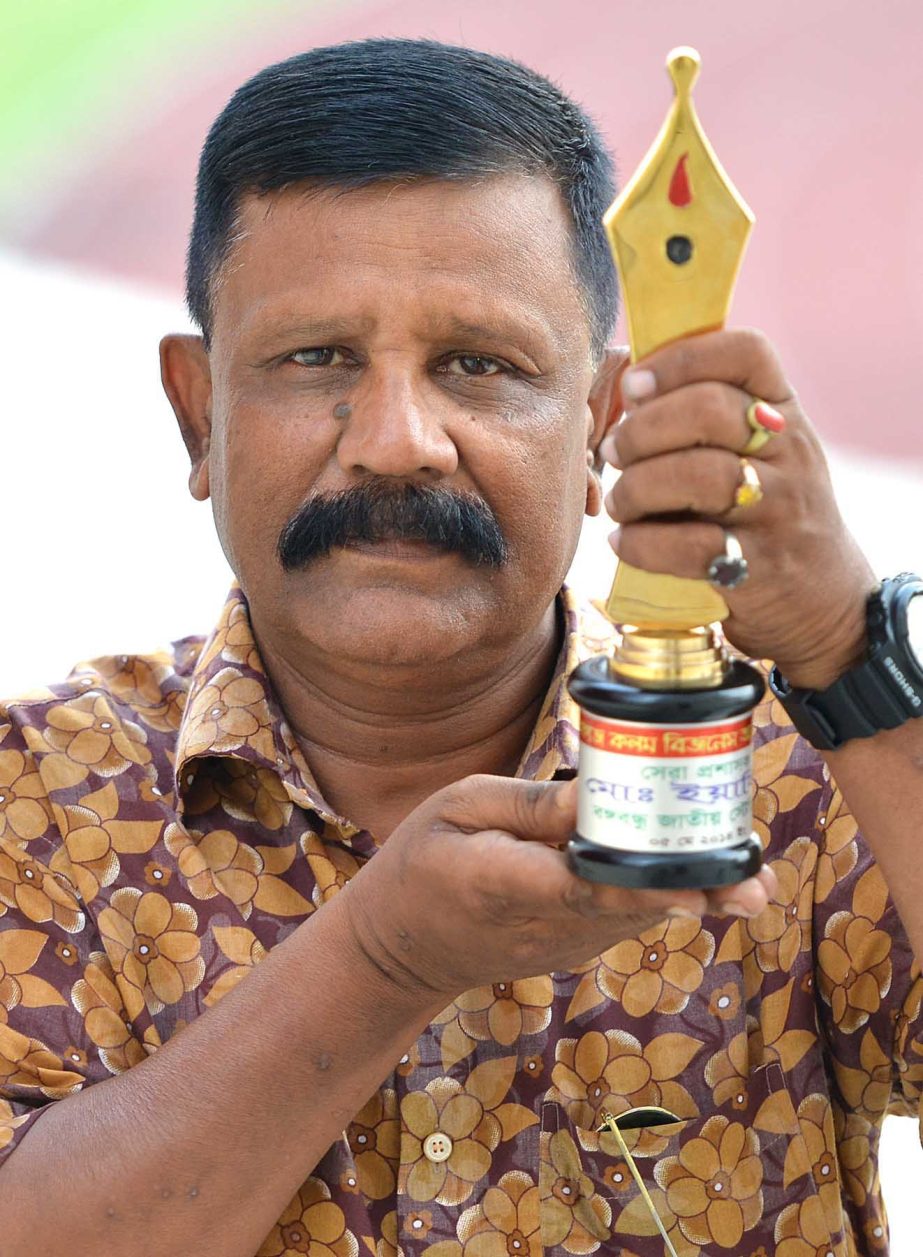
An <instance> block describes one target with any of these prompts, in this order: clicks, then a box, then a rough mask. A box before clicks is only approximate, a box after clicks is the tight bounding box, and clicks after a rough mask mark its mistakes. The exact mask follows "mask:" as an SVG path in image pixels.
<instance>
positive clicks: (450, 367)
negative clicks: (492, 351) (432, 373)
mask: <svg viewBox="0 0 923 1257" xmlns="http://www.w3.org/2000/svg"><path fill="white" fill-rule="evenodd" d="M444 370H445V371H446V372H447V373H448V374H449V375H498V374H499V373H500V372H501V371H502V370H503V366H502V364H501V363H499V362H498V361H497V359H496V358H485V357H484V356H483V355H481V354H454V355H453V357H451V358H449V360H448V361H447V362H446V364H445V367H444Z"/></svg>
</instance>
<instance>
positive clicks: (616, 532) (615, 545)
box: [609, 528, 622, 554]
mask: <svg viewBox="0 0 923 1257" xmlns="http://www.w3.org/2000/svg"><path fill="white" fill-rule="evenodd" d="M621 538H622V530H621V528H613V529H612V532H610V534H609V545H610V546H611V547H612V549H613V550H614V551H615V553H616V554H618V552H619V541H620V540H621Z"/></svg>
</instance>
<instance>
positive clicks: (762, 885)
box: [708, 864, 779, 917]
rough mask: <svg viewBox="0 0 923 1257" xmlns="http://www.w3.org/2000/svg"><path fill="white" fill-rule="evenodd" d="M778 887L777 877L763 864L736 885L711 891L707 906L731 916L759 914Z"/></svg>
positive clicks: (753, 915)
mask: <svg viewBox="0 0 923 1257" xmlns="http://www.w3.org/2000/svg"><path fill="white" fill-rule="evenodd" d="M778 889H779V881H778V878H777V877H776V875H775V873H774V872H773V870H772V868H771V867H770V865H768V864H765V865H763V867H762V868H761V869H760V871H759V873H757V875H756V876H755V877H749V878H747V880H746V881H745V882H740V883H738V885H736V886H726V887H723V888H722V889H721V890H714V891H712V892H711V893H710V895H709V896H708V901H709V908H710V910H711V911H712V912H724V913H729V914H730V915H732V916H740V917H755V916H759V914H760V913H761V912H762V911H763V909H764V908H766V907H768V905H769V902H770V900H771V899H772V898H773V897H774V896H775V894H776V892H777V891H778Z"/></svg>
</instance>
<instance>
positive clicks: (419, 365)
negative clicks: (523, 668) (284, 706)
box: [207, 176, 593, 663]
mask: <svg viewBox="0 0 923 1257" xmlns="http://www.w3.org/2000/svg"><path fill="white" fill-rule="evenodd" d="M240 228H241V234H240V238H239V239H238V241H237V243H235V245H234V248H233V251H232V254H231V256H230V258H229V261H228V263H227V264H226V266H225V268H224V270H223V272H222V274H221V276H220V277H219V278H218V280H217V282H216V284H215V289H214V298H213V305H214V333H213V341H212V348H211V352H210V355H209V365H210V373H211V397H210V407H211V438H210V449H209V454H208V468H207V473H208V480H209V486H208V487H209V489H210V492H211V496H212V498H213V502H214V512H215V519H216V523H217V527H218V531H219V534H220V536H221V541H222V544H223V546H224V549H225V553H226V554H227V556H228V559H229V561H230V563H231V565H232V567H233V568H234V570H235V572H236V573H237V575H238V578H239V579H240V581H241V584H242V586H243V589H244V592H245V593H246V595H247V597H248V599H249V601H250V605H251V610H252V613H253V617H254V624H255V625H256V627H257V631H258V635H259V634H264V635H265V634H266V633H267V632H270V633H273V634H275V635H276V638H277V640H279V639H280V635H281V636H282V637H284V638H286V639H290V640H291V641H294V642H297V641H299V640H300V641H301V643H302V644H304V645H307V644H310V645H311V646H313V647H314V648H315V649H316V650H319V651H320V652H322V653H330V654H335V655H336V656H337V657H338V658H340V659H344V658H349V657H353V658H356V659H362V660H364V661H366V662H370V661H380V662H382V663H385V662H394V663H397V662H405V663H413V662H419V661H420V660H421V659H426V660H428V661H432V662H436V661H438V660H439V659H440V658H448V657H450V656H451V655H453V654H456V653H457V652H458V651H459V650H461V649H464V648H466V647H472V646H477V645H479V644H481V645H486V644H488V643H490V642H492V641H498V640H502V638H503V637H504V636H510V637H514V636H517V635H518V634H519V633H523V632H527V631H528V630H529V629H531V628H534V627H535V626H536V625H537V624H538V623H539V622H540V621H541V619H542V617H543V616H545V615H547V612H548V608H549V605H550V604H551V603H552V601H553V599H554V595H555V593H556V592H557V590H558V588H559V586H560V584H561V581H562V579H563V577H564V575H565V573H566V571H567V568H568V566H569V564H570V560H571V558H572V555H573V551H574V548H575V546H576V542H577V538H578V535H579V530H580V524H581V519H582V515H583V512H584V509H585V505H586V496H587V483H588V481H587V476H588V473H587V458H586V450H587V441H588V437H589V433H590V428H591V420H590V414H589V410H588V407H587V395H588V392H589V388H590V384H591V381H592V378H593V369H592V363H591V355H590V343H589V328H588V322H587V317H586V313H585V311H584V309H583V307H582V305H581V302H580V298H579V293H578V289H577V286H576V281H575V279H574V277H573V273H572V268H571V265H570V250H571V247H572V246H571V240H570V235H569V232H570V230H571V228H570V225H569V221H568V216H567V213H566V210H565V209H564V206H563V204H562V202H561V200H560V197H559V194H558V193H557V191H556V189H555V188H554V186H553V185H552V184H551V183H550V182H549V181H547V180H545V179H538V178H530V177H527V176H504V177H494V178H490V179H485V180H482V181H477V182H475V181H457V182H449V181H438V182H437V181H433V182H425V183H416V184H403V185H402V184H376V185H372V186H370V187H368V188H364V189H361V190H355V191H346V192H344V191H340V190H331V189H310V190H307V191H306V190H305V189H303V188H301V189H297V190H295V189H293V190H288V191H285V192H282V193H276V194H272V195H269V196H265V197H248V198H246V199H245V201H244V203H243V205H242V207H241V221H240ZM369 485H370V486H373V487H374V488H375V489H376V490H378V491H379V492H381V491H383V490H387V488H388V487H389V486H393V487H394V489H396V490H400V489H403V488H404V487H405V486H407V485H417V486H428V487H434V488H438V489H443V490H446V491H448V492H449V493H453V494H463V495H466V496H467V497H468V498H469V500H474V501H475V502H476V503H483V504H485V505H486V507H488V508H489V510H490V511H491V512H492V513H493V515H494V516H495V517H496V521H497V523H498V524H499V527H500V530H501V532H502V535H503V538H504V540H505V543H506V548H507V557H506V559H505V561H503V562H502V563H500V564H486V563H477V562H475V561H473V560H472V559H471V558H470V557H463V556H462V555H461V554H459V553H458V552H456V551H453V550H448V551H446V550H444V549H441V548H438V547H436V546H434V545H432V544H430V543H428V542H423V541H406V540H400V539H395V538H391V539H387V540H383V541H376V542H367V543H352V544H349V545H335V546H334V547H333V548H332V549H331V550H330V551H329V553H327V554H325V555H320V556H317V557H314V558H312V559H310V560H309V561H308V562H307V563H306V564H304V565H296V566H295V567H293V568H290V569H289V570H285V569H284V568H283V565H282V564H281V563H280V560H279V557H278V553H277V549H278V544H279V538H280V534H281V533H282V531H283V529H284V528H285V526H286V524H287V523H288V522H289V521H290V520H291V519H292V518H293V516H295V515H296V514H297V512H298V511H299V509H300V508H301V507H302V506H303V505H304V503H305V502H306V501H308V500H311V499H314V498H317V497H322V498H327V497H329V496H330V495H334V494H338V493H341V492H343V491H344V490H347V489H350V488H354V487H357V486H359V487H362V486H369Z"/></svg>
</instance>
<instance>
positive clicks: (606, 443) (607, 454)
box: [599, 435, 619, 467]
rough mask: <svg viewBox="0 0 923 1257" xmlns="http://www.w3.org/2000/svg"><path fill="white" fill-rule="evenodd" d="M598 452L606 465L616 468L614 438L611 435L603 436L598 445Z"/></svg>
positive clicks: (616, 456) (616, 457) (616, 458)
mask: <svg viewBox="0 0 923 1257" xmlns="http://www.w3.org/2000/svg"><path fill="white" fill-rule="evenodd" d="M599 452H600V455H601V456H602V457H603V458H604V459H605V460H606V462H607V463H611V465H612V466H613V467H618V465H619V464H618V453H617V451H616V448H615V438H614V437H612V436H611V435H610V436H604V437H603V439H602V441H600V443H599Z"/></svg>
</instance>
